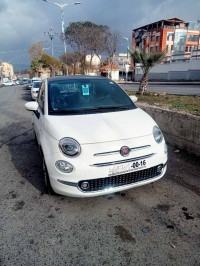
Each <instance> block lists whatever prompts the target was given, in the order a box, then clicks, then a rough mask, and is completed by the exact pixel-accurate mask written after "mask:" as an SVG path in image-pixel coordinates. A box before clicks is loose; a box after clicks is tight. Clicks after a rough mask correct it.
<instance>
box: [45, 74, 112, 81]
mask: <svg viewBox="0 0 200 266" xmlns="http://www.w3.org/2000/svg"><path fill="white" fill-rule="evenodd" d="M70 79H71V80H72V79H73V80H74V79H75V80H79V79H85V80H87V79H89V80H94V79H101V80H105V79H106V80H108V78H105V77H101V76H84V75H72V76H56V77H51V78H47V80H48V82H49V81H58V80H70Z"/></svg>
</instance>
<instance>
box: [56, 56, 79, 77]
mask: <svg viewBox="0 0 200 266" xmlns="http://www.w3.org/2000/svg"><path fill="white" fill-rule="evenodd" d="M60 60H61V61H62V62H63V63H64V64H65V65H67V66H68V72H70V71H69V68H71V69H72V72H71V73H73V74H74V75H76V71H77V67H78V63H79V62H81V60H82V56H81V54H80V53H79V52H68V53H65V54H63V55H61V57H60Z"/></svg>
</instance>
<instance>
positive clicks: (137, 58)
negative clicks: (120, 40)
mask: <svg viewBox="0 0 200 266" xmlns="http://www.w3.org/2000/svg"><path fill="white" fill-rule="evenodd" d="M130 55H131V57H132V59H133V61H134V63H140V64H141V67H142V70H143V73H144V74H143V76H142V79H141V81H140V86H139V90H138V93H139V94H145V93H147V92H148V74H149V72H150V70H151V68H152V67H153V66H155V65H157V64H159V63H161V61H162V60H163V58H164V57H165V52H157V53H153V54H149V53H147V52H145V51H144V50H140V49H136V50H135V51H134V52H130Z"/></svg>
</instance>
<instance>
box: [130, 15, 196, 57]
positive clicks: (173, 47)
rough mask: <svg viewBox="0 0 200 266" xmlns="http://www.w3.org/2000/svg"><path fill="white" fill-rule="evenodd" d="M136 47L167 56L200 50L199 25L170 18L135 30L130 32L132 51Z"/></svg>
mask: <svg viewBox="0 0 200 266" xmlns="http://www.w3.org/2000/svg"><path fill="white" fill-rule="evenodd" d="M136 47H140V48H141V49H144V50H145V51H146V52H149V53H154V52H160V51H166V53H167V55H168V56H171V55H172V54H173V55H174V54H183V53H190V52H191V51H193V50H197V49H200V23H199V21H184V20H181V19H179V18H171V19H166V20H160V21H156V22H153V23H151V24H148V25H145V26H142V27H140V28H136V29H134V30H133V31H132V51H134V50H135V49H136Z"/></svg>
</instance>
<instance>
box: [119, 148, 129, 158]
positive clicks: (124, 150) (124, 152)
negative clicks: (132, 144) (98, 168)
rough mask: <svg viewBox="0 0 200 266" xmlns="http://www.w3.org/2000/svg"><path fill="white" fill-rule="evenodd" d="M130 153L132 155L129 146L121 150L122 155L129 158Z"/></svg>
mask: <svg viewBox="0 0 200 266" xmlns="http://www.w3.org/2000/svg"><path fill="white" fill-rule="evenodd" d="M129 153H130V148H129V147H127V146H123V147H121V149H120V154H121V155H122V156H128V155H129Z"/></svg>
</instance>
